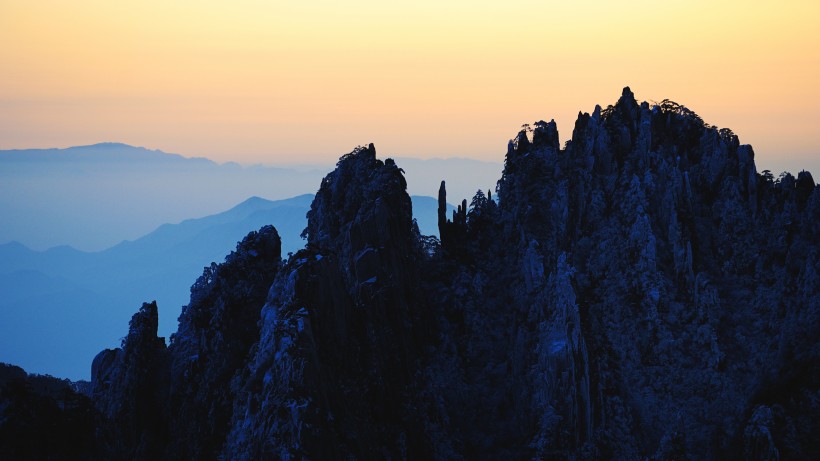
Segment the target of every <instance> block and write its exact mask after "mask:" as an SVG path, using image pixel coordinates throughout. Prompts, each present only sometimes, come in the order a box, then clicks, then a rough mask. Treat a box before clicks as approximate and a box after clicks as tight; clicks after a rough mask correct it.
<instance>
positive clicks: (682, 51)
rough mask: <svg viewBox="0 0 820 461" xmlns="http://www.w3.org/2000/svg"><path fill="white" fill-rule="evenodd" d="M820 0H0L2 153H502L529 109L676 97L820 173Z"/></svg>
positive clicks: (225, 156)
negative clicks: (628, 92)
mask: <svg viewBox="0 0 820 461" xmlns="http://www.w3.org/2000/svg"><path fill="white" fill-rule="evenodd" d="M818 24H820V2H817V1H788V0H787V1H780V2H748V1H746V2H742V1H736V2H735V1H732V2H707V1H686V2H683V1H663V2H661V1H657V0H655V1H631V2H613V1H585V2H551V1H522V2H514V1H505V2H481V1H448V2H442V1H440V0H439V1H426V0H423V1H414V2H385V1H355V2H340V1H323V0H314V1H310V2H302V1H300V2H282V1H276V2H271V1H250V0H239V1H232V2H226V1H206V0H199V1H169V0H164V1H155V0H144V1H140V2H131V1H111V0H106V1H102V0H99V1H97V0H75V1H32V0H25V1H20V0H0V44H1V45H0V149H13V148H34V147H38V148H39V147H67V146H72V145H82V144H92V143H96V142H102V141H116V142H124V143H129V144H133V145H138V146H145V147H149V148H152V149H162V150H165V151H168V152H176V153H180V154H182V155H185V156H203V157H208V158H211V159H214V160H217V161H237V162H241V163H266V164H285V163H331V162H334V161H335V159H336V158H338V156H339V155H340V154H343V153H345V152H348V151H350V150H351V149H352V148H353V147H354V146H356V145H358V144H363V143H368V142H374V143H376V146H377V147H378V149H379V152H380V154H391V155H396V156H413V157H421V158H425V157H453V156H459V157H470V158H476V159H483V160H491V161H496V162H500V161H502V160H503V154H504V152H505V149H506V141H507V139H509V138H510V137H512V136H514V135H515V133H516V131H517V130H518V128H519V127H520V125H521V124H523V123H532V122H534V121H536V120H539V119H546V120H549V119H550V118H555V120H556V121H557V122H558V128H559V132H560V135H561V141H562V142H563V141H565V140H566V139H567V138H568V137H569V136H570V134H571V130H572V126H573V123H574V120H575V117H576V115H577V113H578V111H579V110H582V111H585V112H590V111H592V109H593V108H594V106H595V104H596V103H599V104H602V105H604V106H605V105H607V104H611V103H614V102H615V101H616V100H617V98H618V96H619V95H620V93H621V88H622V87H623V86H627V85H628V86H630V87H631V88H632V90H633V91H634V92H635V94H636V97H637V98H638V99H639V100H648V101H653V100H655V101H660V100H662V99H664V98H669V99H672V100H675V101H677V102H679V103H681V104H684V105H686V106H687V107H689V108H690V109H692V110H694V111H696V112H697V113H698V114H699V115H700V116H701V117H702V118H703V119H704V120H705V121H707V122H709V123H712V124H715V125H718V126H720V127H729V128H732V129H733V130H734V131H735V133H737V134H738V135H739V136H740V138H741V142H743V143H749V144H752V145H753V146H754V147H755V151H756V153H757V164H758V169H760V170H762V169H764V168H768V169H771V170H773V171H775V172H776V173H777V172H779V171H780V170H783V169H790V170H797V169H800V168H807V169H812V170H814V171H816V173H815V176H818V173H820V160H818V158H820V130H818V126H820V110H819V109H820V86H819V85H818V83H820V33H818Z"/></svg>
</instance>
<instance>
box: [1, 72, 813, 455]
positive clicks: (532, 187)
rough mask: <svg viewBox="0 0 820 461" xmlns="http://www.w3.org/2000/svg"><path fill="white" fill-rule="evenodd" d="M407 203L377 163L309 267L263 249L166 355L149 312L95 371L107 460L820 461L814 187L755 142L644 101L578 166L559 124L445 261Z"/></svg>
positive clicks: (537, 136) (200, 301)
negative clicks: (779, 170) (769, 170)
mask: <svg viewBox="0 0 820 461" xmlns="http://www.w3.org/2000/svg"><path fill="white" fill-rule="evenodd" d="M406 188H407V184H406V181H405V178H404V176H403V174H402V172H401V169H400V168H399V166H398V165H397V164H396V163H395V162H394V161H393V160H391V159H386V160H384V161H382V160H380V159H378V158H377V157H376V151H375V148H374V146H373V145H372V144H371V145H369V146H367V147H359V148H356V149H355V150H354V151H353V152H351V153H349V154H347V155H345V156H343V157H342V158H341V159H340V160H339V163H338V164H337V166H336V169H335V170H334V171H333V172H331V173H329V174H328V175H327V176H325V178H324V179H323V180H322V182H321V185H320V189H319V191H318V192H317V194H316V197H315V199H314V200H313V202H312V204H311V207H310V211H309V213H308V224H307V228H306V229H305V232H304V235H305V237H306V238H307V244H306V246H305V248H304V249H302V250H299V251H298V252H296V253H295V254H293V255H292V256H291V257H289V258H288V260H287V261H284V262H283V261H282V260H281V257H280V255H279V254H277V253H278V252H279V247H280V245H281V240H280V236H279V233H277V231H276V230H275V229H273V228H272V227H270V226H265V227H262V228H261V229H260V230H259V231H258V232H253V233H251V234H249V235H248V236H247V237H246V238H245V239H244V240H243V241H242V242H240V244H239V245H238V246H237V248H236V251H235V252H232V253H231V254H230V255H229V256H228V257H227V258H226V260H225V262H224V263H222V264H219V265H217V264H214V265H212V266H210V267H209V268H208V269H206V270H205V271H204V272H203V274H202V276H201V277H200V278H199V279H198V280H197V281H196V283H195V284H194V286H193V287H192V290H191V301H190V303H189V304H188V306H187V307H186V308H185V309H184V310H183V314H182V315H181V316H180V323H179V328H178V330H177V333H175V334H174V335H173V337H172V340H171V345H170V346H169V347H167V348H166V347H165V346H164V342H162V341H161V340H160V338H158V336H157V316H158V314H157V310H158V308H159V307H158V306H157V304H156V303H146V304H144V305H143V306H142V308H140V310H139V311H138V312H137V313H136V314H135V315H134V316H133V318H132V321H131V324H130V328H129V332H128V336H127V337H126V338H125V339H124V340H123V344H122V347H121V348H118V349H114V350H105V351H103V352H101V353H100V354H99V355H98V356H97V358H95V360H94V368H93V376H92V386H91V387H92V391H91V396H92V401H93V403H94V406H95V409H96V412H97V413H96V414H97V415H98V417H99V419H97V420H94V421H93V422H89V423H87V426H86V427H87V431H88V432H87V433H90V434H95V450H96V452H95V453H96V455H97V456H99V457H104V458H109V459H160V458H161V459H180V458H198V459H237V460H245V459H248V460H250V459H576V460H594V459H618V460H621V459H623V460H633V459H651V460H686V459H747V460H773V459H783V460H785V459H816V458H818V457H820V443H819V442H818V440H817V437H816V434H817V433H818V424H820V420H818V417H817V415H818V414H820V399H818V390H820V344H819V343H818V339H817V338H818V337H820V315H818V313H820V257H818V256H819V255H820V187H818V186H817V185H816V184H815V182H814V180H813V178H812V176H811V175H810V174H809V173H807V172H801V173H799V174H798V176H797V177H796V178H795V177H793V176H791V175H788V174H786V175H784V176H782V177H781V178H778V179H777V180H775V179H774V178H771V177H769V176H767V175H761V174H758V173H757V171H756V167H755V163H754V152H753V150H752V148H751V146H748V145H741V144H740V142H739V139H738V137H737V136H735V135H734V134H733V133H731V131H729V130H719V129H717V128H715V127H712V126H710V125H707V124H706V123H705V122H704V121H703V120H702V119H700V117H698V116H697V115H696V114H695V113H694V112H692V111H691V110H689V109H686V108H685V107H683V106H681V105H679V104H676V103H673V102H671V101H664V102H662V103H661V104H658V105H654V106H651V105H650V104H648V103H646V102H644V103H638V102H637V101H636V100H635V98H634V95H633V93H632V92H631V91H630V89H629V88H625V89H624V90H623V93H622V95H621V97H620V99H619V100H618V101H617V103H616V104H614V105H612V106H608V107H607V108H605V109H604V108H601V107H596V108H595V110H594V111H593V112H592V113H591V114H588V113H582V114H580V115H579V117H578V121H577V122H576V124H575V127H574V130H573V135H572V138H571V139H570V141H568V142H567V143H566V144H565V146H564V147H563V148H562V147H561V146H560V145H559V142H558V131H557V127H556V125H555V123H554V122H552V121H550V122H545V121H538V122H536V123H534V124H533V125H532V126H529V125H527V126H525V127H524V128H523V129H522V130H521V132H519V133H518V134H517V136H516V137H515V138H514V139H513V140H511V141H510V143H509V145H508V149H507V153H506V157H505V164H504V170H503V172H502V175H501V178H500V180H499V181H498V185H497V188H496V190H495V193H492V192H493V191H488V192H487V193H485V192H483V190H484V188H483V187H481V189H480V190H479V191H478V192H476V193H475V194H474V195H473V196H472V199H471V200H470V198H469V197H465V200H464V201H462V202H461V205H459V206H458V207H457V209H456V210H452V212H451V210H448V209H447V207H446V203H447V193H448V191H447V187H446V183H445V182H441V183H440V187H439V188H438V190H439V205H440V206H439V208H438V216H437V218H438V219H437V222H438V226H439V231H440V236H441V239H440V240H437V239H431V238H425V237H423V236H422V235H420V233H419V232H418V229H417V227H416V226H415V224H414V222H413V218H412V217H413V213H412V202H411V199H410V197H409V196H408V194H407V192H406ZM467 200H470V201H469V202H468V201H467ZM32 413H34V414H35V415H36V414H37V413H36V411H33V412H32ZM69 416H70V415H68V414H66V416H65V417H69ZM23 417H31V416H30V415H18V416H16V418H23ZM34 419H36V418H34ZM5 424H11V425H12V426H11V427H18V426H13V424H14V421H12V420H8V422H6V423H5ZM38 436H39V437H42V436H43V435H42V433H41V432H38V430H37V429H36V428H34V429H31V430H30V431H29V433H28V437H30V438H28V439H27V438H25V437H21V438H20V439H19V440H18V441H17V443H16V444H13V445H11V447H12V448H17V447H20V446H24V444H25V443H26V441H27V440H30V439H36V437H38ZM78 453H81V452H79V450H78Z"/></svg>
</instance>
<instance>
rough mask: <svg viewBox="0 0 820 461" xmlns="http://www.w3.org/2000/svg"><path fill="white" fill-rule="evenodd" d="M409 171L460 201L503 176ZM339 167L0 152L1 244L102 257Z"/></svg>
mask: <svg viewBox="0 0 820 461" xmlns="http://www.w3.org/2000/svg"><path fill="white" fill-rule="evenodd" d="M385 157H386V156H385ZM400 164H401V165H402V168H404V170H405V173H406V178H407V182H408V191H409V193H410V194H411V195H423V196H430V195H435V193H436V192H437V191H438V187H439V183H440V181H441V180H447V185H448V190H450V194H451V201H452V202H454V203H455V202H460V201H461V199H464V198H466V199H468V200H469V199H470V198H471V197H472V196H473V195H474V194H475V192H476V191H475V190H474V187H481V188H482V189H490V188H494V187H495V183H496V181H497V180H498V178H499V177H500V173H501V164H500V163H489V162H480V161H475V160H468V159H432V160H418V159H408V158H403V159H401V161H400ZM331 169H332V165H326V166H324V165H318V166H314V167H285V168H279V167H271V166H241V165H239V164H236V163H224V164H217V163H215V162H212V161H210V160H207V159H204V158H186V157H183V156H180V155H176V154H168V153H165V152H162V151H159V150H149V149H145V148H142V147H133V146H129V145H126V144H119V143H102V144H94V145H90V146H79V147H70V148H67V149H29V150H5V151H0V216H2V217H3V219H2V220H0V243H8V242H13V241H16V242H20V243H22V244H24V245H25V246H27V247H29V248H32V249H35V250H46V249H48V248H52V247H55V246H60V245H70V246H72V247H74V248H78V249H81V250H84V251H100V250H103V249H106V248H109V247H111V246H113V245H116V244H117V243H119V242H121V241H123V240H134V239H137V238H139V237H141V236H143V235H145V234H147V233H149V232H151V231H152V230H153V229H156V228H157V227H158V226H160V225H161V224H163V223H178V222H180V221H182V220H183V219H187V218H191V217H196V216H207V215H211V214H215V213H219V212H221V211H223V210H226V209H228V208H229V207H231V206H233V205H235V204H237V203H239V202H240V201H242V200H244V199H246V198H248V197H252V196H259V197H265V198H267V199H274V200H279V199H285V198H288V197H293V196H296V195H299V194H313V193H315V192H316V190H317V189H318V187H319V184H320V182H321V179H322V177H323V176H324V175H325V174H326V173H327V172H328V171H330V170H331ZM220 251H221V250H220Z"/></svg>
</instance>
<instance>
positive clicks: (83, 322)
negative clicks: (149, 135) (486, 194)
mask: <svg viewBox="0 0 820 461" xmlns="http://www.w3.org/2000/svg"><path fill="white" fill-rule="evenodd" d="M312 200H313V195H311V194H304V195H300V196H297V197H293V198H289V199H286V200H277V201H271V200H266V199H262V198H259V197H252V198H249V199H247V200H245V201H244V202H242V203H240V204H239V205H236V206H235V207H233V208H231V209H230V210H228V211H225V212H223V213H219V214H215V215H212V216H207V217H204V218H199V219H189V220H186V221H183V222H181V223H179V224H164V225H161V226H159V227H158V228H157V229H156V230H154V231H153V232H151V233H149V234H147V235H145V236H143V237H141V238H138V239H136V240H134V241H125V242H122V243H120V244H118V245H115V246H113V247H111V248H109V249H107V250H104V251H99V252H83V251H79V250H76V249H74V248H71V247H68V246H60V247H55V248H51V249H49V250H47V251H34V250H31V249H29V248H27V247H26V246H24V245H22V244H20V243H17V242H13V243H7V244H4V245H0V294H1V295H0V362H10V363H16V364H20V365H22V366H23V367H25V369H26V370H29V371H32V372H37V373H48V374H52V375H55V376H59V377H67V378H71V379H87V378H88V373H89V370H90V369H89V363H90V361H91V358H93V357H94V355H95V354H96V353H97V352H99V350H100V349H101V348H104V347H113V346H117V345H119V341H120V338H119V336H118V335H119V334H121V332H122V331H123V329H124V328H126V326H127V324H128V319H129V318H130V315H131V313H132V311H133V310H134V309H135V307H138V306H139V305H140V304H141V303H142V302H144V301H151V300H157V302H158V304H159V306H160V309H159V311H160V318H159V322H160V323H159V325H160V326H159V331H160V334H161V335H164V336H169V335H170V333H171V332H173V331H174V330H176V327H177V316H178V315H179V312H180V307H181V306H183V305H185V304H187V303H188V296H189V291H188V287H190V286H191V285H192V284H193V283H194V281H195V280H196V279H197V277H198V276H199V275H201V274H202V270H203V268H204V267H205V266H207V265H209V264H210V263H211V262H220V261H222V260H223V259H224V257H225V255H226V254H228V253H230V251H231V250H232V249H233V248H234V247H235V246H236V242H238V241H239V240H241V239H242V238H243V237H244V236H245V235H246V234H247V233H248V232H250V231H252V230H256V229H259V228H260V227H262V226H264V225H267V224H273V225H275V226H276V229H277V230H278V232H279V234H280V235H281V237H282V254H283V255H287V253H288V252H295V251H296V250H298V249H300V248H302V247H303V246H304V241H303V240H302V239H301V238H300V237H299V235H300V234H301V232H302V230H303V229H304V228H305V226H306V224H307V220H306V218H305V215H306V213H307V211H308V210H309V209H310V203H311V201H312ZM412 201H413V210H414V216H415V217H416V219H417V221H418V223H419V228H420V230H421V232H422V233H423V234H430V235H437V234H438V229H437V227H436V226H437V221H436V220H437V217H436V207H437V202H436V200H435V199H433V198H431V197H419V196H414V197H413V198H412ZM451 209H452V207H451Z"/></svg>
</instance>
